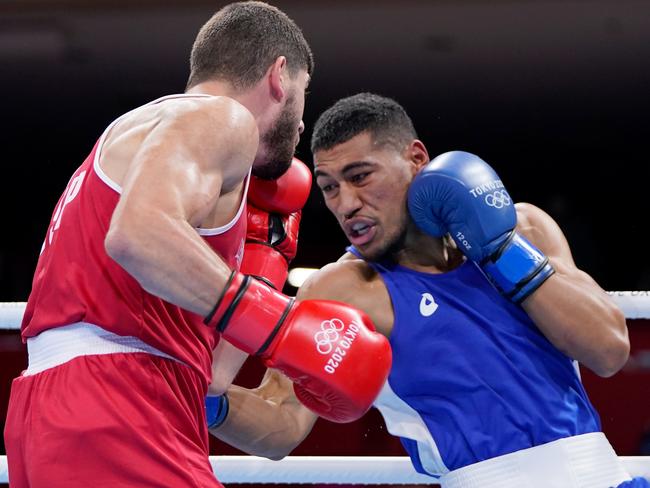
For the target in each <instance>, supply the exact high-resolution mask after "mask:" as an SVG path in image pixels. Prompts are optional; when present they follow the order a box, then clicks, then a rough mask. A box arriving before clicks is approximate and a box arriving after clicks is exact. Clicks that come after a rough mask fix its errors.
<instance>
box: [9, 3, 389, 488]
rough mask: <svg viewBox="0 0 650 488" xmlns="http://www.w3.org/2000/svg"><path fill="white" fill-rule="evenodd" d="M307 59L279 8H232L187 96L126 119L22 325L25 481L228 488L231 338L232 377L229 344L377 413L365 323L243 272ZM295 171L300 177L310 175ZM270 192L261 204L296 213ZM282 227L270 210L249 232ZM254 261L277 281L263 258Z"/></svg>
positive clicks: (17, 482)
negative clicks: (220, 468) (207, 402)
mask: <svg viewBox="0 0 650 488" xmlns="http://www.w3.org/2000/svg"><path fill="white" fill-rule="evenodd" d="M312 68H313V61H312V55H311V52H310V49H309V46H308V44H307V42H306V41H305V39H304V37H303V36H302V33H301V32H300V30H299V28H298V27H297V26H296V25H295V24H294V23H293V22H292V21H291V20H290V19H289V18H288V17H287V16H286V15H285V14H283V13H282V12H281V11H279V10H278V9H276V8H274V7H271V6H269V5H267V4H264V3H260V2H250V3H236V4H231V5H229V6H226V7H224V8H223V9H222V10H220V11H219V12H217V13H216V14H215V15H214V16H213V17H212V18H211V19H210V20H209V21H208V22H207V23H206V24H205V25H204V26H203V28H202V29H201V31H200V32H199V34H198V37H197V39H196V41H195V43H194V46H193V49H192V55H191V74H190V79H189V82H188V87H187V90H186V93H185V94H182V95H172V96H168V97H164V98H161V99H158V100H156V101H154V102H151V103H149V104H147V105H145V106H143V107H140V108H137V109H135V110H133V111H131V112H129V113H127V114H125V115H123V116H122V117H120V118H118V119H117V120H116V121H115V122H114V123H113V124H111V125H110V126H109V127H108V128H107V129H106V131H105V132H104V133H103V134H102V136H101V137H100V138H99V140H98V142H97V144H96V145H95V147H94V148H93V150H92V151H91V153H90V155H89V156H88V158H87V159H86V160H85V161H84V163H83V164H82V165H81V166H80V167H79V168H78V169H77V171H75V173H74V174H73V176H72V178H71V179H70V181H69V183H68V186H67V188H66V189H65V191H64V193H63V195H62V196H61V198H60V200H59V202H58V203H57V205H56V207H55V210H54V213H53V217H52V221H51V223H50V225H49V228H48V229H47V233H46V237H45V241H44V243H43V248H42V251H41V255H40V258H39V261H38V264H37V268H36V272H35V275H34V281H33V287H32V292H31V294H30V297H29V301H28V304H27V309H26V312H25V317H24V320H23V324H22V336H23V338H24V340H25V341H26V342H27V348H28V352H29V365H28V368H27V370H26V371H24V372H23V374H22V375H21V376H20V377H18V378H16V379H15V380H14V382H13V384H12V391H11V398H10V404H9V411H8V417H7V422H6V429H5V441H6V447H7V457H8V463H9V473H10V474H9V480H10V483H11V486H12V488H23V487H31V488H40V487H48V488H59V487H66V488H70V487H84V488H86V487H88V486H97V487H105V486H106V487H107V486H111V487H114V486H120V487H127V486H138V487H141V486H161V487H162V486H164V487H217V486H220V484H219V482H218V481H217V480H216V479H215V477H214V475H213V473H212V470H211V467H210V464H209V462H208V456H207V455H208V443H207V428H206V418H205V412H204V397H205V395H206V393H207V389H208V384H209V382H210V379H211V376H212V375H213V371H212V368H211V362H212V353H213V350H214V348H215V346H216V345H217V343H221V344H223V345H222V346H220V347H219V348H218V349H217V350H216V352H215V356H216V357H217V359H218V360H219V363H218V364H217V369H218V370H219V368H222V370H223V371H224V373H223V374H221V377H220V381H225V383H226V384H227V383H229V382H230V381H232V376H233V375H234V374H236V371H235V370H236V369H237V366H238V365H237V364H235V365H233V364H231V363H232V362H231V361H229V354H232V353H233V351H234V349H233V348H232V347H231V346H226V345H225V344H226V342H225V341H220V338H224V339H226V340H228V341H229V342H231V343H232V344H235V345H236V346H237V347H238V348H241V349H242V350H243V351H245V352H246V353H249V354H255V355H257V356H259V357H261V359H262V360H263V361H264V363H265V364H266V365H268V366H269V367H272V368H276V369H278V370H281V371H282V372H283V373H284V374H285V375H287V376H288V377H290V378H293V379H294V380H295V385H294V387H295V391H296V395H297V397H298V398H300V399H301V401H303V402H304V403H305V404H306V405H308V406H309V407H310V408H312V409H313V410H314V411H315V412H317V413H319V414H320V415H323V416H325V417H326V418H329V419H333V420H336V421H349V420H352V419H355V418H357V417H359V416H360V415H362V414H363V413H364V412H365V410H367V409H368V408H369V406H370V405H371V403H372V401H373V400H374V397H375V396H376V394H377V393H378V392H379V390H380V388H381V386H382V384H383V382H384V380H385V378H386V376H387V373H388V369H389V367H390V348H389V347H388V344H387V342H386V341H385V340H384V339H383V338H382V337H381V336H380V335H378V334H377V333H375V332H374V330H373V327H372V324H371V323H370V321H369V319H368V318H367V317H366V316H365V315H364V314H363V313H362V312H359V311H357V310H355V309H352V308H350V307H348V306H345V305H342V304H339V303H336V302H321V301H303V302H299V301H294V300H293V299H291V298H289V297H286V296H284V295H282V294H281V293H280V292H278V291H276V290H274V289H273V288H272V287H271V286H269V284H268V283H265V282H264V281H263V280H258V279H255V278H252V277H251V276H250V275H246V274H244V273H242V272H241V271H239V267H240V264H241V260H242V258H243V254H244V241H245V238H246V231H247V229H246V227H247V226H246V216H247V214H248V212H247V211H246V198H247V189H248V185H249V182H250V174H251V171H252V173H253V174H254V175H257V176H258V177H260V178H262V179H266V180H273V179H277V178H279V177H280V176H281V175H283V174H284V173H285V172H287V169H288V168H289V166H290V165H291V160H292V154H293V152H294V150H295V147H296V144H297V142H298V140H299V136H300V133H301V132H302V130H303V128H304V125H303V123H302V121H301V118H302V113H303V108H304V93H305V88H306V86H307V84H308V82H309V78H310V74H311V72H312ZM294 164H295V165H299V163H294ZM296 168H299V166H296ZM294 169H295V168H292V171H290V172H289V173H288V175H287V178H289V179H291V182H292V183H291V185H298V186H300V185H303V186H304V185H307V186H308V185H309V180H308V179H307V180H305V179H304V178H302V179H301V178H300V170H299V169H298V170H297V173H296V172H295V171H294ZM269 185H270V186H271V187H273V185H272V184H271V183H269ZM262 186H264V185H262ZM276 186H277V187H281V185H279V184H278V185H276ZM267 189H268V188H267ZM260 191H261V193H260V195H261V197H262V203H261V204H263V205H266V207H265V208H264V209H260V212H262V211H263V210H264V211H268V212H274V210H286V211H288V213H289V214H290V213H292V212H295V211H296V210H297V209H296V208H295V205H293V206H291V205H290V207H291V208H289V207H287V206H286V204H287V201H286V200H285V199H283V198H280V196H281V195H277V198H276V195H275V194H274V193H273V192H271V193H268V192H267V193H266V194H265V193H264V191H263V188H262V190H260ZM303 191H304V190H303ZM256 195H257V194H256ZM289 203H292V202H289ZM293 203H295V202H293ZM274 205H280V207H279V208H278V209H274V208H273V206H274ZM275 213H277V212H275ZM277 221H278V217H275V216H273V217H271V214H269V217H268V218H267V219H266V220H264V219H262V222H261V223H260V225H259V226H256V227H253V228H252V229H251V231H255V233H254V234H253V235H251V236H250V237H251V240H252V241H256V240H257V241H258V242H261V239H259V237H260V235H261V234H260V230H261V229H262V227H263V226H264V225H265V224H264V222H266V225H267V227H268V229H269V230H270V229H277V225H275V224H277ZM280 222H281V223H283V222H288V220H287V219H285V220H283V219H282V217H280ZM294 227H295V226H294ZM283 228H284V227H283ZM293 232H294V234H295V228H294V231H293ZM290 241H291V239H290ZM249 244H250V245H252V243H249ZM270 244H271V245H275V246H276V247H275V248H274V249H282V250H283V252H284V251H286V248H283V247H282V246H280V247H278V246H279V245H280V244H281V243H278V242H277V241H274V240H271V241H270ZM251 263H252V264H251V265H250V267H249V268H248V272H251V273H252V274H255V275H259V276H261V277H264V278H266V279H267V280H269V281H270V282H271V283H272V280H273V276H271V277H269V276H267V275H268V273H267V271H266V270H265V268H263V266H262V264H263V263H265V260H264V259H262V260H261V262H260V260H255V259H254V260H253V261H251ZM272 268H273V269H277V268H276V267H275V266H272ZM255 271H259V272H255ZM333 330H336V332H337V333H339V334H348V335H350V337H352V336H354V340H350V341H349V344H350V347H349V350H348V351H347V355H346V357H345V360H344V361H340V362H339V363H337V364H336V367H334V366H333V365H332V364H330V363H329V360H330V359H331V358H330V357H329V356H328V354H326V353H325V352H323V351H319V350H318V348H317V344H316V343H315V341H314V336H315V335H317V334H321V333H323V334H328V333H329V334H332V333H333Z"/></svg>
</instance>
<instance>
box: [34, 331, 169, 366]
mask: <svg viewBox="0 0 650 488" xmlns="http://www.w3.org/2000/svg"><path fill="white" fill-rule="evenodd" d="M134 352H145V353H148V354H153V355H154V356H160V357H163V358H167V359H172V360H174V361H177V362H181V361H178V360H177V359H175V358H173V357H172V356H170V355H169V354H166V353H164V352H162V351H159V350H158V349H156V348H155V347H152V346H150V345H149V344H146V343H145V342H143V341H142V340H140V339H138V338H137V337H132V336H120V335H117V334H114V333H112V332H109V331H107V330H104V329H102V328H101V327H99V326H97V325H93V324H88V323H86V322H77V323H76V324H70V325H65V326H62V327H56V328H54V329H48V330H45V331H43V332H41V333H40V334H38V335H37V336H36V337H30V338H28V339H27V354H28V355H29V363H28V366H27V369H26V370H25V371H24V372H23V376H30V375H33V374H36V373H40V372H41V371H44V370H46V369H49V368H53V367H55V366H58V365H60V364H63V363H66V362H68V361H70V360H71V359H74V358H76V357H79V356H90V355H95V354H116V353H134Z"/></svg>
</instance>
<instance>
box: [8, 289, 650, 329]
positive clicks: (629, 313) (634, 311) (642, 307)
mask: <svg viewBox="0 0 650 488" xmlns="http://www.w3.org/2000/svg"><path fill="white" fill-rule="evenodd" d="M607 293H608V294H609V296H611V297H612V298H613V299H614V302H616V304H617V305H618V306H619V307H620V308H621V310H623V313H624V314H625V317H626V318H628V319H650V291H608V292H607ZM24 313H25V302H0V329H6V330H14V329H20V322H21V321H22V319H23V314H24Z"/></svg>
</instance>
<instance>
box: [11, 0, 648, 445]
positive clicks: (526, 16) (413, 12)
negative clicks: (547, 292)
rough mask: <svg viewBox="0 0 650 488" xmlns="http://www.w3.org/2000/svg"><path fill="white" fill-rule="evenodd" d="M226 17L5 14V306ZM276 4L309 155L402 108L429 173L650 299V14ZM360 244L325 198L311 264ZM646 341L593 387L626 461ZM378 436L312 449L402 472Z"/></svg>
mask: <svg viewBox="0 0 650 488" xmlns="http://www.w3.org/2000/svg"><path fill="white" fill-rule="evenodd" d="M225 3H226V2H219V1H206V0H166V1H164V2H163V1H153V0H150V1H143V0H140V1H137V0H85V1H82V0H21V1H15V0H3V1H2V2H1V3H0V94H1V95H0V100H1V101H2V103H1V105H0V110H1V112H0V114H1V117H0V124H1V126H2V128H1V130H0V157H1V158H2V162H3V168H4V171H3V189H2V191H0V205H1V208H3V209H4V210H3V222H2V237H3V238H2V239H0V301H23V300H26V299H27V296H28V294H29V290H30V284H31V279H32V273H33V270H34V267H35V264H36V259H37V257H38V252H39V249H40V246H41V243H42V240H43V236H44V234H45V230H46V227H47V225H48V222H49V220H50V217H51V213H52V210H53V208H54V205H55V203H56V201H57V199H58V198H59V196H60V194H61V192H62V190H63V189H64V187H65V185H66V183H67V181H68V178H69V177H70V175H71V174H72V172H73V171H74V170H75V168H76V167H77V166H78V165H79V164H80V163H81V162H82V161H83V159H84V158H85V156H86V155H87V154H88V152H89V151H90V150H91V148H92V146H93V144H94V143H95V141H96V139H97V138H98V137H99V135H100V134H101V132H102V130H103V129H104V128H105V127H106V126H107V125H108V124H109V123H110V122H111V121H112V120H113V119H114V118H116V117H117V116H119V115H120V114H122V113H124V112H125V111H128V110H130V109H132V108H135V107H137V106H139V105H142V104H144V103H146V102H148V101H150V100H152V99H155V98H157V97H160V96H162V95H165V94H170V93H178V92H182V91H183V89H184V86H185V82H186V79H187V74H188V58H189V51H190V47H191V44H192V41H193V39H194V36H195V35H196V33H197V31H198V29H199V28H200V26H201V25H202V24H203V22H205V21H206V20H207V19H208V18H209V16H210V15H211V14H212V13H213V12H214V11H216V10H217V9H218V8H219V7H221V6H222V5H224V4H225ZM272 3H274V4H275V5H277V6H279V7H280V8H282V9H283V10H284V11H285V12H286V13H287V14H289V15H290V16H291V17H292V18H293V19H294V20H295V21H296V22H297V23H298V24H299V25H300V26H301V27H302V29H303V31H304V33H305V36H306V37H307V39H308V41H309V42H310V43H311V46H312V49H313V51H314V55H315V59H316V71H315V74H314V78H313V82H312V84H311V86H310V92H311V94H310V95H309V96H308V99H307V106H306V111H305V115H304V121H305V124H306V127H307V128H306V132H305V134H304V136H303V141H302V142H301V144H300V146H299V150H298V154H297V155H298V157H300V158H301V159H303V160H304V161H305V162H307V163H309V164H310V163H311V155H310V153H309V149H308V148H309V138H310V136H311V127H312V126H313V123H314V122H315V120H316V118H317V117H318V114H319V113H321V112H322V111H323V110H324V109H326V108H327V107H328V106H330V105H331V104H332V103H334V102H335V101H336V100H337V99H339V98H341V97H344V96H347V95H351V94H354V93H357V92H360V91H373V92H377V93H380V94H382V95H387V96H391V97H394V98H395V99H396V100H398V101H399V102H400V103H402V104H403V105H404V107H405V108H406V109H407V111H408V112H409V113H410V115H411V117H412V118H413V121H414V123H415V127H416V129H417V130H418V132H419V135H420V138H421V139H422V140H423V141H424V142H425V144H426V145H427V147H428V149H429V152H430V154H431V155H432V156H434V155H436V154H438V153H441V152H445V151H448V150H452V149H462V150H466V151H470V152H474V153H476V154H478V155H480V156H481V157H482V158H483V159H485V160H486V161H487V162H488V163H490V164H491V165H493V166H494V167H495V169H496V170H497V171H498V173H499V174H500V176H501V179H502V180H503V181H504V183H505V185H506V187H507V188H508V190H509V192H510V193H511V195H512V196H513V197H514V198H515V200H519V201H528V202H532V203H534V204H536V205H539V206H541V207H542V208H544V209H545V210H546V211H548V212H549V213H550V214H551V215H552V216H553V217H554V218H555V219H556V220H557V221H558V222H559V223H560V225H561V226H562V228H563V229H564V231H565V233H566V235H567V238H568V240H569V242H570V243H571V246H572V249H573V252H574V258H575V260H576V262H577V264H578V266H579V267H581V268H582V269H584V270H585V271H587V272H588V273H590V274H591V275H592V276H593V277H594V278H596V280H597V281H598V282H599V283H600V284H601V285H602V286H603V287H604V288H605V289H608V290H648V289H650V264H649V261H648V260H647V259H646V258H645V251H646V249H647V247H648V245H647V240H646V237H645V236H646V227H647V220H648V219H647V215H648V210H649V205H648V199H647V194H648V190H649V189H650V182H649V178H648V176H650V169H649V167H648V162H647V151H646V147H647V144H648V142H647V141H648V140H649V138H648V136H649V134H648V132H649V128H650V124H649V123H648V113H650V96H649V93H650V2H648V1H642V0H639V1H633V0H617V1H615V2H614V1H611V0H573V1H560V0H557V1H554V0H545V1H544V0H540V1H534V0H495V1H481V0H475V1H470V0H429V1H424V0H422V1H417V0H401V1H381V0H372V1H370V0H368V1H365V0H356V1H346V2H343V1H340V2H339V1H325V0H311V1H299V0H283V1H276V2H272ZM345 243H346V241H345V239H344V237H343V235H342V233H341V232H340V231H339V229H338V227H337V224H336V222H335V220H334V218H333V217H332V216H330V215H329V214H328V213H327V211H326V210H325V209H324V207H323V205H322V199H321V197H320V195H319V194H318V193H317V192H316V191H313V194H312V198H311V200H310V202H309V203H308V205H307V207H306V209H305V211H304V214H303V225H302V229H301V238H300V247H299V252H298V256H297V258H296V260H295V262H294V264H295V265H296V266H308V267H320V266H322V265H324V264H325V263H327V262H330V261H332V260H335V259H336V258H338V257H339V256H340V255H341V253H342V252H343V248H344V246H345ZM287 291H289V292H293V291H295V289H289V290H287ZM642 329H643V328H642V327H640V326H639V331H638V332H636V331H631V333H632V332H633V334H634V335H633V338H634V339H635V340H634V342H633V347H634V348H636V349H635V350H636V351H637V352H634V351H633V360H634V361H633V365H632V366H631V367H630V368H631V369H630V368H628V371H627V372H625V371H624V372H623V373H620V374H619V375H618V376H617V377H615V378H614V379H610V380H607V381H606V382H603V381H602V380H597V379H595V378H594V379H592V378H591V377H590V376H589V375H588V374H587V376H586V378H585V382H586V383H587V386H588V388H590V389H589V391H590V394H591V396H592V399H593V400H594V403H596V405H597V407H598V408H600V410H601V413H603V408H604V409H605V412H606V413H604V414H603V421H604V423H605V426H606V429H609V431H607V430H606V431H607V433H608V435H609V436H610V438H611V437H612V435H614V439H613V443H614V444H615V447H616V448H617V450H618V451H619V454H635V453H637V451H638V450H639V449H640V447H639V446H640V445H641V443H642V440H643V439H642V436H643V431H644V429H645V428H646V427H648V425H646V424H645V423H646V422H650V390H649V389H648V388H649V386H648V385H649V384H650V383H649V382H648V381H647V379H646V378H647V376H646V375H647V372H648V368H649V367H650V360H648V359H649V358H650V352H649V351H650V337H647V334H650V329H649V328H648V327H645V330H646V332H643V330H642ZM637 337H638V338H637ZM639 351H640V352H639ZM634 354H636V356H634ZM0 357H2V358H3V363H2V367H1V368H0V370H1V371H2V374H3V378H2V379H0V381H2V382H1V383H0V388H1V389H2V390H1V392H0V405H1V406H2V407H3V408H4V405H5V404H6V395H7V391H8V387H9V381H10V378H11V377H12V376H14V375H15V374H17V372H19V371H20V369H21V368H22V366H21V364H22V363H23V362H24V350H23V349H22V346H21V345H20V343H19V341H18V339H17V334H15V333H7V332H3V333H2V335H0ZM635 358H636V359H635ZM644 358H645V359H644ZM252 368H253V369H254V367H252ZM252 378H253V377H252V376H250V377H249V376H247V375H244V377H243V380H242V381H244V382H246V381H250V382H252V383H254V382H255V381H256V380H255V379H252ZM630 378H631V379H630ZM628 380H629V381H628ZM630 395H632V397H631V396H630ZM634 395H638V400H632V399H631V398H636V397H634ZM614 396H615V397H616V398H617V400H614V399H613V398H612V397H614ZM624 398H627V399H628V400H629V401H628V400H625V399H624ZM643 402H645V403H643ZM635 404H636V406H635ZM642 410H643V411H644V412H642ZM634 412H638V415H637V414H636V413H634ZM0 414H2V418H4V411H3V410H2V411H0ZM632 421H634V422H633V423H634V426H633V431H632V432H628V433H627V434H626V436H624V437H621V438H619V439H617V438H616V435H615V434H613V433H614V431H618V432H621V431H622V430H625V429H626V428H628V427H626V424H625V422H628V424H629V423H630V422H632ZM365 422H367V423H362V424H359V426H358V427H354V426H353V427H350V426H348V427H339V426H337V427H332V429H334V430H333V432H338V431H337V430H336V429H343V430H341V431H340V434H341V435H344V436H345V437H346V442H345V446H344V448H343V449H341V448H340V440H339V442H337V443H334V442H329V441H326V440H324V439H325V436H324V435H322V436H320V434H319V433H318V430H317V432H316V434H315V435H313V436H312V437H310V439H309V440H308V443H307V444H306V446H307V447H305V448H303V449H305V450H306V452H310V453H313V454H319V453H321V454H340V453H350V454H356V453H358V452H356V451H358V450H359V449H362V450H363V452H362V453H368V454H376V453H384V452H391V453H398V454H401V451H399V446H398V443H396V442H395V441H392V440H387V437H386V436H385V433H384V432H383V431H382V429H383V426H382V424H381V422H380V421H379V419H378V418H377V417H376V416H375V414H371V415H370V420H367V421H365ZM325 425H326V428H327V429H330V427H331V426H330V425H329V424H325ZM319 428H320V426H319ZM322 428H323V429H325V427H322ZM345 429H348V430H345ZM351 429H357V430H358V432H357V431H354V430H351ZM626 432H627V431H626ZM364 436H365V438H364ZM327 437H328V438H330V436H327ZM353 438H354V440H352V439H353ZM312 439H316V440H315V441H313V440H312ZM328 442H329V443H328ZM310 443H311V444H310ZM215 449H216V447H215ZM223 449H224V451H223V452H226V451H225V448H223ZM310 449H311V451H309V450H310ZM220 452H221V451H220Z"/></svg>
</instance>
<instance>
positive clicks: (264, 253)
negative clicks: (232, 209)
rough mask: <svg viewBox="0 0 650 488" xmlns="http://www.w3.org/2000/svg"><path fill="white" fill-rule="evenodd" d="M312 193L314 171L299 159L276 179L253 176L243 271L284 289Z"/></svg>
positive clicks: (249, 194)
mask: <svg viewBox="0 0 650 488" xmlns="http://www.w3.org/2000/svg"><path fill="white" fill-rule="evenodd" d="M310 190H311V172H310V171H309V168H307V166H306V165H305V163H303V162H302V161H300V160H299V159H296V158H293V161H292V163H291V166H290V167H289V169H288V170H287V172H286V173H285V174H283V175H282V176H281V177H280V178H278V179H277V180H262V179H260V178H256V177H255V176H251V182H250V186H249V189H248V207H247V216H248V233H247V235H246V245H245V247H244V260H243V262H242V265H241V271H242V272H243V273H245V274H250V275H252V276H254V277H256V278H258V279H261V280H263V281H264V282H265V283H267V284H268V285H271V286H273V287H274V288H275V289H277V290H281V289H282V288H283V287H284V282H285V281H286V280H287V273H288V271H289V263H291V260H292V259H293V258H294V257H295V256H296V250H297V247H298V230H299V227H300V216H301V209H302V207H303V206H304V205H305V203H306V202H307V198H308V197H309V192H310Z"/></svg>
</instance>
